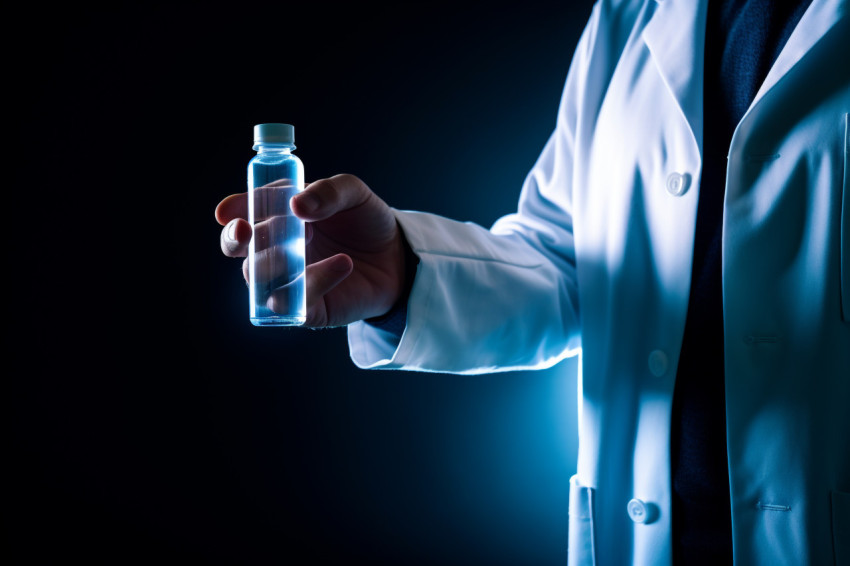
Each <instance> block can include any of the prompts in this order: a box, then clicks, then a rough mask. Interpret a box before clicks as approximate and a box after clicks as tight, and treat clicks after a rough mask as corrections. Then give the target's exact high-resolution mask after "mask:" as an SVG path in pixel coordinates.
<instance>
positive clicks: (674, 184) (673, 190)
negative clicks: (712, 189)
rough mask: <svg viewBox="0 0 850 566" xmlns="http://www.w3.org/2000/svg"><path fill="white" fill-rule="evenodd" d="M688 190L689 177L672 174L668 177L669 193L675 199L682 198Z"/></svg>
mask: <svg viewBox="0 0 850 566" xmlns="http://www.w3.org/2000/svg"><path fill="white" fill-rule="evenodd" d="M687 190H688V175H687V174H685V175H682V174H681V173H670V174H669V175H668V176H667V192H668V193H670V194H671V195H673V196H674V197H680V196H682V195H683V194H685V191H687Z"/></svg>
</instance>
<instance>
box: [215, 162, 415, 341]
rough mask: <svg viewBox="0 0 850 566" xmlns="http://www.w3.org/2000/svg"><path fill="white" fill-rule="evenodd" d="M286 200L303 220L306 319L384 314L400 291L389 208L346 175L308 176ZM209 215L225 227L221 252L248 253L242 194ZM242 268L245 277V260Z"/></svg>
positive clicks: (341, 320)
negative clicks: (304, 184)
mask: <svg viewBox="0 0 850 566" xmlns="http://www.w3.org/2000/svg"><path fill="white" fill-rule="evenodd" d="M290 206H291V207H292V212H293V213H295V215H296V216H298V217H299V218H301V219H302V220H304V221H306V223H307V224H306V234H305V238H306V242H307V270H306V295H307V321H306V322H305V326H310V327H324V326H339V325H345V324H348V323H350V322H355V321H358V320H362V319H364V318H372V317H376V316H380V315H382V314H384V313H386V312H387V311H388V310H389V309H390V308H391V307H392V306H393V304H395V302H396V300H397V299H398V298H399V296H400V295H401V292H402V288H403V286H404V273H405V265H404V261H405V260H404V243H403V239H402V238H403V236H402V233H401V230H400V228H399V227H398V224H397V222H396V219H395V216H394V215H393V213H392V211H391V210H390V207H389V206H388V205H387V204H386V203H385V202H384V201H383V200H381V199H380V198H379V197H378V196H377V195H376V194H375V193H373V192H372V190H371V189H369V187H367V186H366V184H365V183H364V182H363V181H361V180H360V179H358V178H357V177H355V176H353V175H335V176H333V177H331V178H329V179H321V180H319V181H315V182H313V183H310V184H309V185H307V187H306V188H305V189H304V191H302V192H301V193H299V194H297V195H296V196H294V197H293V198H292V200H291V201H290ZM215 217H216V220H218V223H219V224H221V225H222V226H224V228H223V229H222V231H221V250H222V252H223V253H224V255H226V256H229V257H245V256H247V253H248V243H249V242H250V240H251V237H252V229H251V225H250V224H249V223H248V220H247V218H248V197H247V193H239V194H234V195H230V196H228V197H227V198H225V199H224V200H222V201H221V202H220V203H219V204H218V206H217V207H216V209H215ZM242 273H243V276H244V277H245V280H246V281H247V280H248V264H247V260H246V261H244V262H243V263H242Z"/></svg>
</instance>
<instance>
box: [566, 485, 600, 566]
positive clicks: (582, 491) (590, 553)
mask: <svg viewBox="0 0 850 566" xmlns="http://www.w3.org/2000/svg"><path fill="white" fill-rule="evenodd" d="M594 550H595V542H594V537H593V488H590V487H584V486H582V485H581V484H579V482H578V477H577V476H573V477H571V478H570V530H569V539H568V541H567V565H568V566H592V565H593V564H596V556H595V555H596V553H595V552H594Z"/></svg>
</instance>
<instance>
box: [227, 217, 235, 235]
mask: <svg viewBox="0 0 850 566" xmlns="http://www.w3.org/2000/svg"><path fill="white" fill-rule="evenodd" d="M227 239H228V240H236V221H235V220H231V221H230V224H228V225H227Z"/></svg>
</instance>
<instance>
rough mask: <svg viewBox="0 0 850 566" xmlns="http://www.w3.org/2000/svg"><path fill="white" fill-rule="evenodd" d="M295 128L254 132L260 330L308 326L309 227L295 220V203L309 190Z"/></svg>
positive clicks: (253, 251)
mask: <svg viewBox="0 0 850 566" xmlns="http://www.w3.org/2000/svg"><path fill="white" fill-rule="evenodd" d="M294 130H295V129H294V128H293V127H292V126H291V125H290V124H258V125H256V126H254V150H255V151H256V152H257V155H255V156H254V158H253V159H251V161H250V162H249V163H248V222H250V223H251V226H252V228H253V230H254V233H253V235H252V237H251V243H250V244H249V247H248V288H249V295H250V318H251V323H252V324H254V325H255V326H296V325H301V324H303V323H304V321H305V320H306V316H307V304H306V296H305V292H304V267H305V262H304V223H303V222H302V221H301V220H300V219H298V218H296V217H295V216H294V215H293V214H292V210H290V208H289V199H290V198H292V196H293V195H295V194H296V193H298V192H300V191H302V190H304V166H303V164H302V163H301V160H300V159H298V157H296V156H295V155H293V154H292V150H294V149H295V131H294Z"/></svg>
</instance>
